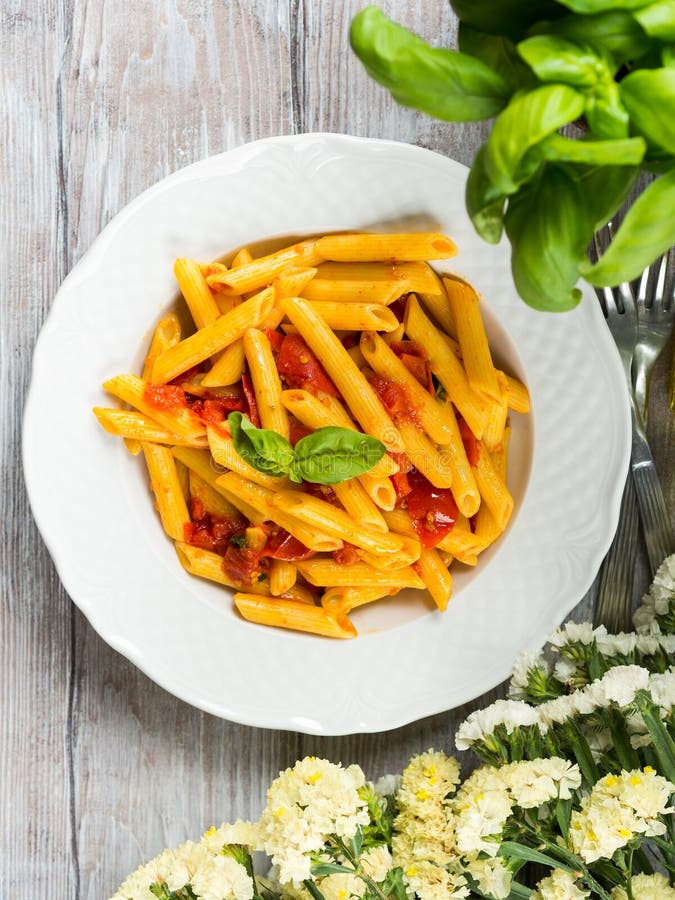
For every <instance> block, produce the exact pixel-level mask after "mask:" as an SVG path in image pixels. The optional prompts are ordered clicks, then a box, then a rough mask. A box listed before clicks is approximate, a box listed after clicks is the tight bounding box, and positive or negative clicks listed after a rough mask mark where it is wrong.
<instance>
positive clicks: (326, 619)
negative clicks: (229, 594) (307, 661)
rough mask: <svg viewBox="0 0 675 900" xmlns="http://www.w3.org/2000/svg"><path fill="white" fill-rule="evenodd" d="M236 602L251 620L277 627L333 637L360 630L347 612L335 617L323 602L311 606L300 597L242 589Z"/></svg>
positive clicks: (341, 636) (350, 635) (345, 635)
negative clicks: (348, 617)
mask: <svg viewBox="0 0 675 900" xmlns="http://www.w3.org/2000/svg"><path fill="white" fill-rule="evenodd" d="M234 604H235V606H236V607H237V609H238V610H239V612H240V613H241V615H242V616H243V617H244V618H245V619H246V620H247V621H248V622H256V623H257V624H259V625H275V626H276V627H277V628H290V629H292V630H293V631H308V632H310V633H311V634H319V635H323V636H324V637H333V638H354V637H356V634H357V632H356V628H354V626H353V625H352V623H351V622H350V621H349V619H347V617H346V616H340V617H336V618H333V617H332V616H330V615H328V613H327V612H326V610H325V609H322V608H321V607H320V606H310V605H309V604H307V603H299V602H298V601H297V600H285V599H282V598H279V597H274V598H267V597H260V596H258V595H257V594H250V593H246V594H245V593H238V594H235V595H234Z"/></svg>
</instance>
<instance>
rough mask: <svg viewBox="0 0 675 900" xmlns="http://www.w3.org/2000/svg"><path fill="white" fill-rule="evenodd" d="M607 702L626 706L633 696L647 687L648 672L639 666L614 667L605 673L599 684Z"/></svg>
mask: <svg viewBox="0 0 675 900" xmlns="http://www.w3.org/2000/svg"><path fill="white" fill-rule="evenodd" d="M596 683H597V684H599V685H600V686H601V687H602V691H603V694H604V696H605V698H606V700H607V701H612V702H614V703H618V705H619V706H628V704H629V703H632V702H633V700H634V699H635V694H636V693H637V692H638V691H640V690H644V689H645V688H646V687H647V686H648V685H649V670H648V669H643V668H642V667H641V666H616V667H615V668H613V669H610V670H609V671H608V672H606V673H605V674H604V675H603V676H602V678H601V679H600V681H599V682H596Z"/></svg>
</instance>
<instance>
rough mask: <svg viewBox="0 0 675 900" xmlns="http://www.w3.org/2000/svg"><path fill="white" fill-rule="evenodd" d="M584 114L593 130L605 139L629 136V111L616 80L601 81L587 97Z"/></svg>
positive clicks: (618, 138)
mask: <svg viewBox="0 0 675 900" xmlns="http://www.w3.org/2000/svg"><path fill="white" fill-rule="evenodd" d="M584 115H585V116H586V121H587V122H588V126H589V128H590V129H591V131H592V132H593V133H594V134H595V135H597V136H598V137H599V138H603V140H610V141H611V140H620V139H621V138H627V137H628V111H627V110H626V108H625V106H624V105H623V103H622V102H621V95H620V92H619V86H618V85H617V83H616V82H615V81H611V80H609V79H608V80H606V81H601V82H599V83H598V84H597V85H596V86H595V87H594V88H593V89H592V90H591V92H590V93H589V95H588V97H587V98H586V106H585V108H584Z"/></svg>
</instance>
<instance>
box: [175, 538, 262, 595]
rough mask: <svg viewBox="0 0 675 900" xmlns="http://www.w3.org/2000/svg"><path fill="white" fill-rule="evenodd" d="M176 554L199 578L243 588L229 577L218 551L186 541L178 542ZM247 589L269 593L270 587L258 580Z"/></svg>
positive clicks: (258, 592)
mask: <svg viewBox="0 0 675 900" xmlns="http://www.w3.org/2000/svg"><path fill="white" fill-rule="evenodd" d="M176 554H177V556H178V560H179V562H180V564H181V566H182V567H183V568H184V569H185V571H186V572H189V573H190V575H197V576H198V577H199V578H206V579H207V580H208V581H215V582H217V584H222V585H225V587H229V588H235V589H236V590H238V589H241V588H242V587H243V585H241V584H235V583H234V582H233V581H232V579H231V578H228V577H227V575H226V574H225V569H224V568H223V557H222V556H220V555H219V554H218V553H213V552H211V551H210V550H203V549H202V548H201V547H193V546H192V544H188V543H186V542H185V541H177V542H176ZM246 590H247V591H249V592H250V593H256V594H261V595H262V596H267V595H269V592H270V591H269V587H268V586H267V584H265V582H262V581H261V582H256V583H255V584H253V585H246Z"/></svg>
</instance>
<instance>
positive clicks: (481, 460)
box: [475, 442, 513, 532]
mask: <svg viewBox="0 0 675 900" xmlns="http://www.w3.org/2000/svg"><path fill="white" fill-rule="evenodd" d="M475 471H476V483H477V484H478V489H479V491H480V494H481V497H482V498H483V500H484V502H485V505H486V506H487V508H488V509H489V510H490V512H491V513H492V516H493V518H494V520H495V523H496V525H497V528H498V529H499V530H500V532H501V531H504V529H505V528H506V525H507V522H508V521H509V519H510V518H511V513H512V512H513V497H512V496H511V494H510V493H509V491H508V489H507V487H506V484H505V483H504V479H503V478H502V477H501V475H500V474H499V472H498V471H497V469H496V467H495V464H494V462H493V461H492V457H491V456H490V451H489V450H488V449H487V447H486V446H485V444H483V443H482V442H481V445H480V453H479V455H478V465H477V466H476V469H475Z"/></svg>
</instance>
